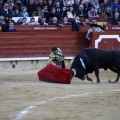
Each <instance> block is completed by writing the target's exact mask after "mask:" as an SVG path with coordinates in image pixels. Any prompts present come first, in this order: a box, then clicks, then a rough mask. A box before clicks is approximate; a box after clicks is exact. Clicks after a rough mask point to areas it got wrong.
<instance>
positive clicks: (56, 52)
mask: <svg viewBox="0 0 120 120" xmlns="http://www.w3.org/2000/svg"><path fill="white" fill-rule="evenodd" d="M52 62H53V63H54V64H56V66H58V67H60V68H65V62H64V55H63V53H62V51H61V49H60V48H57V47H53V48H52V53H51V54H50V56H49V60H48V62H47V63H46V65H49V64H50V63H52Z"/></svg>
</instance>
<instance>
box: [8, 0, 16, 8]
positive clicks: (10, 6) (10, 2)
mask: <svg viewBox="0 0 120 120" xmlns="http://www.w3.org/2000/svg"><path fill="white" fill-rule="evenodd" d="M7 3H8V8H9V9H10V10H14V7H15V6H14V1H13V0H8V1H7Z"/></svg>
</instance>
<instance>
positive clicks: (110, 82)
mask: <svg viewBox="0 0 120 120" xmlns="http://www.w3.org/2000/svg"><path fill="white" fill-rule="evenodd" d="M108 82H109V83H117V82H118V81H111V80H108Z"/></svg>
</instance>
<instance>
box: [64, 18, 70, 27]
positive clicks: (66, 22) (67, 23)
mask: <svg viewBox="0 0 120 120" xmlns="http://www.w3.org/2000/svg"><path fill="white" fill-rule="evenodd" d="M63 25H71V22H68V18H67V17H64V18H63Z"/></svg>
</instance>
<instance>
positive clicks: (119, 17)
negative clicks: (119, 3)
mask: <svg viewBox="0 0 120 120" xmlns="http://www.w3.org/2000/svg"><path fill="white" fill-rule="evenodd" d="M118 21H120V13H118V12H116V13H115V16H113V18H111V19H110V22H109V24H111V25H118Z"/></svg>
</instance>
